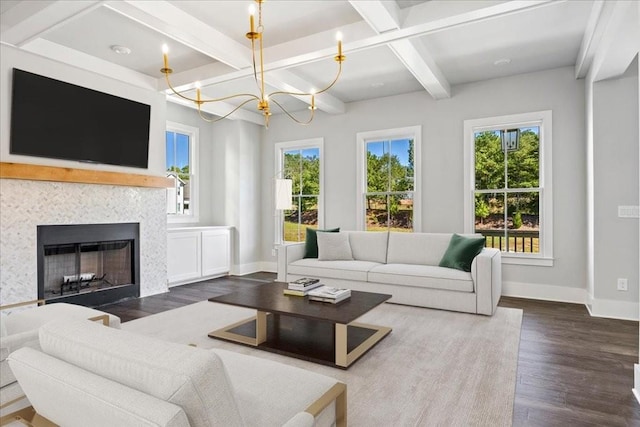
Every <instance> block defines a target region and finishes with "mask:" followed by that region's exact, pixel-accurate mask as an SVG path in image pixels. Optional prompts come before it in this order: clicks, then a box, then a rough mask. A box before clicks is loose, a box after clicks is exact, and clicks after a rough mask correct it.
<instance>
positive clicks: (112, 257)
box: [44, 240, 133, 299]
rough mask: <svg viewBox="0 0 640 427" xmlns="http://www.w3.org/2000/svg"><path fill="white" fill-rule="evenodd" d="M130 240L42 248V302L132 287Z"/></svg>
mask: <svg viewBox="0 0 640 427" xmlns="http://www.w3.org/2000/svg"><path fill="white" fill-rule="evenodd" d="M132 246H133V241H132V240H115V241H106V242H87V243H65V244H58V245H45V246H44V298H45V299H55V298H59V297H64V296H68V295H71V294H80V293H87V292H95V291H99V290H103V289H108V288H114V287H119V286H125V285H129V284H131V283H133V277H132V276H133V268H132V265H133V264H132V259H133V258H132Z"/></svg>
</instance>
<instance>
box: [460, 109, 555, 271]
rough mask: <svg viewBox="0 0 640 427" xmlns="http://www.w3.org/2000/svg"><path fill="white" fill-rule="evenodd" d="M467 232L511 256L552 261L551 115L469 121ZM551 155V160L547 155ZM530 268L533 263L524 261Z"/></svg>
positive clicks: (488, 245) (466, 130) (522, 115)
mask: <svg viewBox="0 0 640 427" xmlns="http://www.w3.org/2000/svg"><path fill="white" fill-rule="evenodd" d="M465 132H466V133H467V135H466V138H467V140H468V145H469V147H467V151H468V157H469V164H468V167H469V168H470V169H471V172H470V173H469V174H468V178H469V180H468V182H467V185H468V189H467V191H468V192H469V193H470V194H469V193H468V194H469V196H470V197H469V199H470V200H469V201H468V203H466V205H465V208H466V215H467V216H468V218H469V222H468V226H467V230H466V231H469V232H475V233H480V234H482V235H483V236H485V241H486V243H485V246H487V247H493V248H497V249H500V250H501V251H502V252H503V254H504V255H505V256H507V257H513V258H514V259H515V260H516V261H518V260H517V257H520V258H521V259H526V258H531V259H535V258H538V259H539V260H543V261H544V260H545V259H546V261H545V262H540V264H542V265H549V262H550V258H551V248H552V246H551V206H550V205H551V197H550V193H551V187H550V186H551V170H550V151H551V112H548V111H545V112H539V113H531V114H519V115H515V116H508V117H496V118H490V119H481V120H468V121H466V122H465ZM545 154H546V156H545ZM525 263H531V262H525Z"/></svg>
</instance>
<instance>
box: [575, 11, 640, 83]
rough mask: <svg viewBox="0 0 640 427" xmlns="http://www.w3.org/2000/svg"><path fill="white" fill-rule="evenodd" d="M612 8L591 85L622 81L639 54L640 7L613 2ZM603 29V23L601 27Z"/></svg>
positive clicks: (591, 70)
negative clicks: (612, 80) (611, 79)
mask: <svg viewBox="0 0 640 427" xmlns="http://www.w3.org/2000/svg"><path fill="white" fill-rule="evenodd" d="M606 3H607V5H606V6H605V7H610V8H612V10H611V13H610V15H609V19H608V20H607V22H602V25H605V27H606V28H605V30H604V33H603V35H602V38H601V39H600V42H599V43H598V46H597V51H596V54H595V55H594V58H593V62H592V64H591V67H590V68H589V72H588V73H587V78H588V79H589V81H593V82H595V81H600V80H605V79H610V78H615V77H619V76H620V75H622V74H624V72H625V71H626V70H627V68H628V67H629V65H630V64H631V62H632V61H633V58H635V56H636V55H637V54H638V52H639V51H640V4H638V2H635V1H631V2H630V1H620V0H617V1H610V2H606ZM599 25H600V23H599Z"/></svg>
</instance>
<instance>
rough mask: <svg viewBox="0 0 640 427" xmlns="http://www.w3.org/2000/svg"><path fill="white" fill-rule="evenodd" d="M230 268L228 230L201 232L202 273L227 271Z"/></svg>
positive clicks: (209, 274) (214, 273) (213, 273)
mask: <svg viewBox="0 0 640 427" xmlns="http://www.w3.org/2000/svg"><path fill="white" fill-rule="evenodd" d="M230 269H231V240H230V233H229V230H207V231H203V232H202V275H203V276H213V275H216V274H223V273H228V272H229V270H230Z"/></svg>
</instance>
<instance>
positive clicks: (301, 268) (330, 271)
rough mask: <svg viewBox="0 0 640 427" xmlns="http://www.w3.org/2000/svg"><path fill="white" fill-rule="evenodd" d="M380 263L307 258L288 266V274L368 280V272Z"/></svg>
mask: <svg viewBox="0 0 640 427" xmlns="http://www.w3.org/2000/svg"><path fill="white" fill-rule="evenodd" d="M378 265H380V263H377V262H371V261H319V260H317V259H314V258H305V259H300V260H298V261H294V262H292V263H291V264H289V266H288V267H287V273H288V274H294V275H297V276H306V277H320V278H322V277H327V278H331V279H345V280H360V281H361V282H365V281H366V280H367V272H368V271H369V270H371V269H372V268H373V267H375V266H378Z"/></svg>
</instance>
